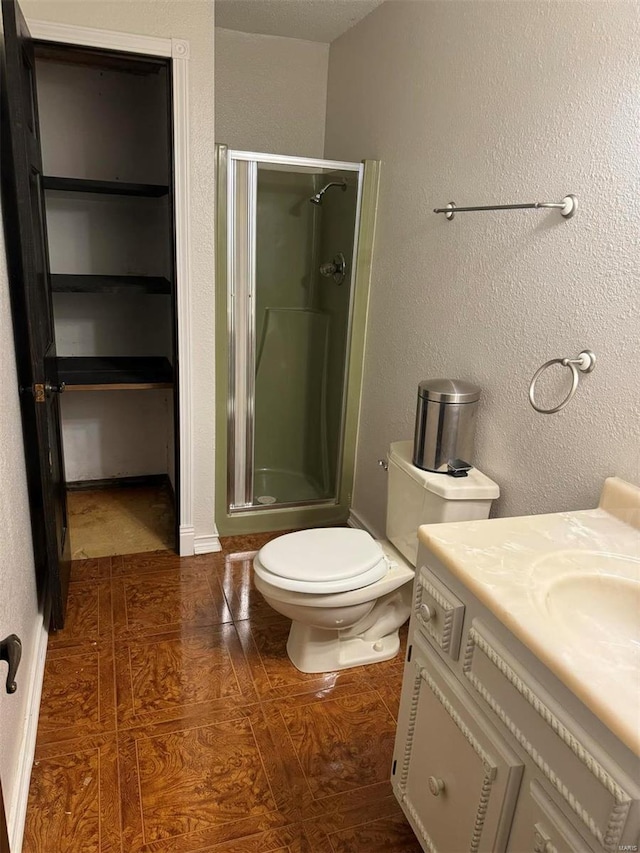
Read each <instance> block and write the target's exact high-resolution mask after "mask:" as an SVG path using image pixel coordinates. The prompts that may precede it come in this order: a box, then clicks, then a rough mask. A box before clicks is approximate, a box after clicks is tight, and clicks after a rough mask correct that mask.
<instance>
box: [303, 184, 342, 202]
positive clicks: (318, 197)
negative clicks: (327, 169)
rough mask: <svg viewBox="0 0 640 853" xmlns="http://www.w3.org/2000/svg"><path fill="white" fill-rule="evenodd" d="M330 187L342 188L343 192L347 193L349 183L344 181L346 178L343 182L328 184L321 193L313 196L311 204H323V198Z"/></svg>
mask: <svg viewBox="0 0 640 853" xmlns="http://www.w3.org/2000/svg"><path fill="white" fill-rule="evenodd" d="M329 187H341V188H342V192H346V189H347V182H346V181H345V180H344V178H343V179H342V180H341V181H329V183H328V184H326V185H325V186H324V187H322V189H321V190H320V192H317V193H316V194H315V195H312V196H311V198H310V199H309V201H310V202H311V204H322V196H323V195H324V194H325V193H326V191H327V190H328V189H329Z"/></svg>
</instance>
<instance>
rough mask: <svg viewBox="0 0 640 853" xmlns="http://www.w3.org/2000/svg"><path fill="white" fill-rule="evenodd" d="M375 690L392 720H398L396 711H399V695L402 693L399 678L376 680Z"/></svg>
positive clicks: (400, 679)
mask: <svg viewBox="0 0 640 853" xmlns="http://www.w3.org/2000/svg"><path fill="white" fill-rule="evenodd" d="M375 684H376V690H377V692H378V694H379V696H380V698H381V699H382V701H383V702H384V704H385V705H386V706H387V708H388V709H389V712H390V713H391V716H392V717H393V719H394V720H396V722H397V720H398V711H399V710H400V694H401V692H402V678H401V677H397V676H396V677H387V678H380V679H376V681H375Z"/></svg>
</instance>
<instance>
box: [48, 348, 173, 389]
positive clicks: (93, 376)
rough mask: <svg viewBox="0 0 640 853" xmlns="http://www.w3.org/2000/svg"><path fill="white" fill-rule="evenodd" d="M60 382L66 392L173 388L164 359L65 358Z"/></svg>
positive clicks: (61, 360) (60, 363)
mask: <svg viewBox="0 0 640 853" xmlns="http://www.w3.org/2000/svg"><path fill="white" fill-rule="evenodd" d="M57 366H58V380H59V381H60V382H64V383H65V386H66V391H144V390H152V389H156V388H172V387H173V369H172V367H171V364H170V363H169V360H168V359H167V358H165V357H164V356H62V357H59V358H58V359H57Z"/></svg>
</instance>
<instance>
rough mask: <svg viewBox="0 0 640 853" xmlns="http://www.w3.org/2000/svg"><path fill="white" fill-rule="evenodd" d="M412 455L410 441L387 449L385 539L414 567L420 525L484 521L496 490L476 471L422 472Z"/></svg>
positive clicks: (489, 481) (487, 478)
mask: <svg viewBox="0 0 640 853" xmlns="http://www.w3.org/2000/svg"><path fill="white" fill-rule="evenodd" d="M412 454H413V442H411V441H395V442H394V443H393V444H392V445H391V447H390V448H389V456H388V461H389V471H388V473H389V479H388V483H387V538H388V539H389V541H390V542H391V543H392V544H393V545H395V547H396V548H397V549H398V551H400V553H401V554H403V555H404V556H405V557H406V558H407V560H409V562H410V563H411V565H412V566H415V565H416V560H417V556H418V527H419V526H420V525H421V524H440V523H443V522H447V521H475V520H478V519H482V518H488V517H489V510H490V509H491V502H492V501H493V500H494V499H495V498H497V497H498V496H499V495H500V489H499V487H498V485H497V484H496V483H494V482H493V480H490V479H489V477H487V476H485V474H483V473H482V472H481V471H478V469H477V468H472V469H471V470H470V471H469V473H468V475H467V476H466V477H451V476H449V475H448V474H436V473H433V472H431V471H423V470H422V469H421V468H416V466H415V465H413V464H412V462H411V458H412Z"/></svg>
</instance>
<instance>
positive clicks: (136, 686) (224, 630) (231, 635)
mask: <svg viewBox="0 0 640 853" xmlns="http://www.w3.org/2000/svg"><path fill="white" fill-rule="evenodd" d="M116 686H117V696H118V698H117V705H118V722H119V725H120V726H131V725H140V724H141V723H147V724H148V723H151V722H160V721H164V720H169V719H175V718H176V717H185V716H189V715H194V714H202V713H203V712H204V711H205V710H208V711H209V712H211V713H213V712H215V711H216V710H218V709H220V708H239V707H242V706H244V705H247V704H251V703H254V702H255V701H257V696H256V692H255V688H254V686H253V681H252V679H251V671H250V669H249V666H248V664H247V661H246V659H245V657H244V654H243V652H242V647H241V646H240V642H239V640H238V637H237V634H236V630H235V628H234V626H233V625H232V624H230V623H229V624H225V625H221V626H216V627H213V628H205V629H191V630H190V631H187V630H184V629H183V630H181V631H174V632H170V633H165V634H156V635H154V636H153V637H147V638H142V639H139V640H135V641H130V642H125V643H122V644H119V645H118V646H117V647H116Z"/></svg>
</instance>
